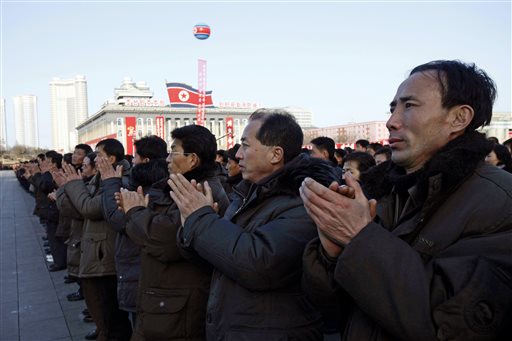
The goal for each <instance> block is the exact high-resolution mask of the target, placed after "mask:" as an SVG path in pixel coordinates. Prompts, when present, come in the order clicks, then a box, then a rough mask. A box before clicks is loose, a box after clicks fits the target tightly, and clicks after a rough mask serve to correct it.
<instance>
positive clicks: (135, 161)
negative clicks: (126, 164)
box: [132, 152, 149, 165]
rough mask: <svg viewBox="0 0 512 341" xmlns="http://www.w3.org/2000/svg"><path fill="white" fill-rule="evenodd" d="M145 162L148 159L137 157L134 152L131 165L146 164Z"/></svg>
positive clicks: (137, 154)
mask: <svg viewBox="0 0 512 341" xmlns="http://www.w3.org/2000/svg"><path fill="white" fill-rule="evenodd" d="M147 162H149V158H147V157H142V156H140V155H139V153H137V152H135V155H134V157H133V160H132V163H133V165H138V164H141V163H147Z"/></svg>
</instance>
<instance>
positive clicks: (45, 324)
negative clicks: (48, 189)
mask: <svg viewBox="0 0 512 341" xmlns="http://www.w3.org/2000/svg"><path fill="white" fill-rule="evenodd" d="M33 208H34V198H33V197H32V196H31V195H29V194H28V193H26V192H25V191H24V190H23V189H22V188H21V186H20V185H19V184H18V181H17V180H16V177H15V176H14V173H13V172H12V171H0V340H1V341H10V340H35V341H45V340H84V336H85V334H87V333H88V332H90V331H91V330H92V329H93V328H94V324H92V323H85V322H82V320H81V311H82V309H84V308H85V304H84V301H78V302H68V301H67V299H66V295H67V294H69V293H71V292H74V291H76V290H77V288H78V286H77V285H76V284H74V283H73V284H64V279H63V278H64V276H65V275H66V274H67V273H66V271H65V270H64V271H58V272H49V271H48V270H47V263H46V259H45V252H44V247H43V241H42V239H41V237H42V236H43V235H44V228H43V227H42V226H41V225H40V224H39V219H38V218H37V217H35V216H33V215H32V210H33Z"/></svg>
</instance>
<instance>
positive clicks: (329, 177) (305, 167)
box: [236, 153, 339, 198]
mask: <svg viewBox="0 0 512 341" xmlns="http://www.w3.org/2000/svg"><path fill="white" fill-rule="evenodd" d="M307 177H310V178H312V179H314V180H316V181H318V182H319V183H321V184H322V185H324V186H326V187H327V186H329V185H330V184H331V183H332V182H333V181H338V182H339V180H338V176H337V173H336V171H335V169H334V167H332V166H331V164H330V162H328V161H324V160H320V159H315V158H312V157H310V156H309V155H306V154H304V153H301V154H299V155H298V156H297V157H295V158H294V159H292V160H290V161H289V162H288V163H286V164H285V165H284V166H283V167H282V168H281V169H279V170H277V171H275V172H274V173H272V174H271V175H269V176H268V177H266V178H264V179H262V180H261V181H260V182H258V183H257V184H251V183H250V182H249V181H246V180H243V181H242V182H240V184H239V185H238V186H236V189H237V190H238V191H239V192H240V193H242V194H244V195H245V196H246V197H247V196H248V195H249V194H250V193H252V192H253V191H258V197H260V198H262V197H268V196H273V195H277V194H283V193H284V194H289V195H293V196H298V195H299V188H300V186H301V185H302V181H304V179H305V178H307Z"/></svg>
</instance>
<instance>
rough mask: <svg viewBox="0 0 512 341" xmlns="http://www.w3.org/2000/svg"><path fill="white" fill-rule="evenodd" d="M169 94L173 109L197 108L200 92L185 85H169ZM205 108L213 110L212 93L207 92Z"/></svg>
mask: <svg viewBox="0 0 512 341" xmlns="http://www.w3.org/2000/svg"><path fill="white" fill-rule="evenodd" d="M167 93H168V94H169V102H170V103H171V107H175V108H197V106H198V105H199V91H198V90H197V89H194V88H193V87H191V86H190V85H187V84H185V83H167ZM205 107H207V108H213V100H212V91H206V98H205Z"/></svg>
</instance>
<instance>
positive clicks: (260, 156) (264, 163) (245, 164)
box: [235, 120, 275, 183]
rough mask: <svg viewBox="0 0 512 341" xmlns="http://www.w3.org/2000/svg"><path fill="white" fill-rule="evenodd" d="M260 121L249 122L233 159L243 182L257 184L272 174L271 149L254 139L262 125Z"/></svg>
mask: <svg viewBox="0 0 512 341" xmlns="http://www.w3.org/2000/svg"><path fill="white" fill-rule="evenodd" d="M262 123H263V122H262V121H261V120H254V121H250V122H249V124H248V125H247V126H246V127H245V129H244V132H243V134H242V139H241V141H242V145H241V146H240V148H239V149H238V151H237V153H236V155H235V157H236V158H237V159H238V160H239V163H238V165H239V166H240V170H241V172H242V177H243V179H244V180H248V181H250V182H253V183H254V182H258V181H260V180H262V179H263V178H265V177H266V176H268V175H270V174H272V173H273V172H274V170H275V169H274V167H273V166H272V163H271V159H272V152H271V149H272V147H270V146H264V145H262V144H261V142H260V141H258V139H257V138H256V133H257V132H258V131H259V129H260V128H261V125H262Z"/></svg>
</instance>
